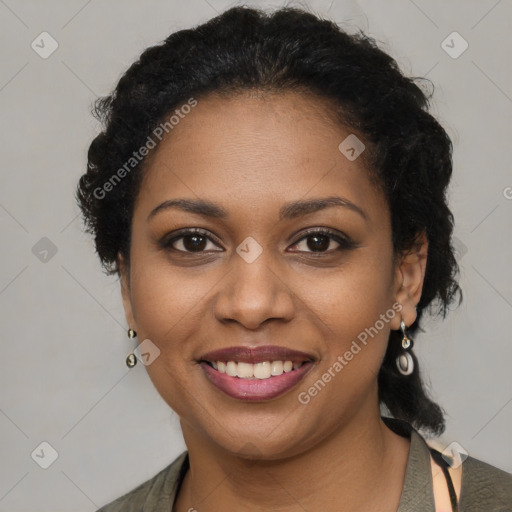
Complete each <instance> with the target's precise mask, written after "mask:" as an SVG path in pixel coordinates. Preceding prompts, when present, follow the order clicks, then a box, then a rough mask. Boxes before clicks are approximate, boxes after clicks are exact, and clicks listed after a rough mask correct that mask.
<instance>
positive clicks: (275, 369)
mask: <svg viewBox="0 0 512 512" xmlns="http://www.w3.org/2000/svg"><path fill="white" fill-rule="evenodd" d="M271 366H272V368H271V371H270V373H271V374H272V375H274V376H276V375H281V374H282V373H283V361H272V365H271Z"/></svg>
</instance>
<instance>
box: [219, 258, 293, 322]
mask: <svg viewBox="0 0 512 512" xmlns="http://www.w3.org/2000/svg"><path fill="white" fill-rule="evenodd" d="M265 252H266V251H263V253H262V254H261V255H260V256H259V257H258V258H257V259H256V260H255V261H253V262H252V263H247V262H246V261H244V259H243V258H241V257H239V255H238V254H234V255H233V259H234V261H233V262H232V263H230V264H231V269H230V271H229V272H228V273H227V275H225V277H224V279H223V280H222V282H221V289H220V291H219V293H218V295H217V297H216V300H215V304H214V313H215V316H216V318H217V319H218V320H219V321H220V322H229V321H231V322H237V323H239V324H241V325H243V326H244V327H245V328H246V329H251V330H256V329H258V328H259V327H260V326H261V325H262V324H263V323H264V322H266V321H268V320H271V319H274V320H280V321H282V322H289V321H290V320H291V319H292V318H293V316H294V312H295V306H294V303H295V301H294V300H293V297H294V294H293V291H292V289H291V287H292V285H291V284H290V283H287V282H285V278H284V276H283V272H282V270H281V272H279V268H278V265H275V264H274V265H272V262H271V261H270V258H269V257H267V256H266V255H265Z"/></svg>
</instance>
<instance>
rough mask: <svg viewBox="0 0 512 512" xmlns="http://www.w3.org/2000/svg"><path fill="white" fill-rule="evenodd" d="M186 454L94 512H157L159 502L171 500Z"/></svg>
mask: <svg viewBox="0 0 512 512" xmlns="http://www.w3.org/2000/svg"><path fill="white" fill-rule="evenodd" d="M187 454H188V452H186V451H185V452H183V453H182V454H181V455H179V456H178V457H177V458H176V459H175V460H174V461H173V462H171V464H169V465H168V466H167V467H165V468H164V469H162V470H161V471H160V472H158V473H157V474H156V475H155V476H153V477H152V478H150V479H149V480H146V481H145V482H143V483H142V484H140V485H138V486H137V487H135V488H134V489H132V490H131V491H130V492H128V493H126V494H123V495H122V496H120V497H119V498H117V499H115V500H114V501H112V502H110V503H108V504H106V505H104V506H103V507H101V508H100V509H98V510H97V511H96V512H140V511H141V510H144V511H146V510H148V511H149V510H154V511H155V512H157V511H158V504H159V502H160V503H162V502H163V501H165V502H166V503H169V500H170V499H171V498H173V496H174V494H175V492H176V483H177V482H178V480H179V478H180V473H181V471H182V468H183V466H184V462H185V459H186V457H187ZM173 493H174V494H173ZM167 509H168V505H167ZM167 509H164V510H167Z"/></svg>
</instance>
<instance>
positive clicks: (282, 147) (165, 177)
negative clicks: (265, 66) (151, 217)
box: [137, 92, 383, 215]
mask: <svg viewBox="0 0 512 512" xmlns="http://www.w3.org/2000/svg"><path fill="white" fill-rule="evenodd" d="M335 115H336V114H335V112H334V106H333V104H332V103H330V102H329V101H327V100H324V99H322V98H319V97H317V96H313V95H307V94H304V93H298V92H286V93H272V94H262V93H257V92H245V93H243V94H239V95H236V96H229V97H222V96H219V95H217V94H210V95H208V96H205V97H200V98H198V99H197V105H196V106H195V107H194V108H192V109H191V110H190V111H189V113H187V114H186V115H182V116H180V117H181V118H180V120H179V122H178V123H177V124H175V125H174V126H173V128H172V130H170V131H169V133H168V134H167V135H166V136H165V137H164V138H163V139H162V142H161V143H160V144H159V146H158V147H157V149H155V153H154V154H152V155H150V156H151V158H150V160H149V161H148V165H147V167H146V169H145V171H144V173H145V177H144V180H143V182H142V185H141V189H140V191H139V197H138V200H137V206H138V207H140V208H142V209H143V210H145V212H146V213H149V211H150V210H149V209H150V208H151V206H152V207H154V206H155V205H156V204H157V203H159V202H162V201H166V200H169V199H172V198H174V197H180V198H181V197H190V198H194V197H201V198H208V199H210V200H212V201H214V202H221V203H222V204H223V205H225V209H227V210H229V205H230V204H231V205H232V206H233V207H236V208H237V209H238V210H239V211H238V213H240V209H241V208H242V209H243V208H244V207H245V209H246V210H248V211H249V210H250V214H253V215H254V214H259V213H261V211H262V210H265V209H266V210H268V209H272V210H275V211H277V210H278V209H279V205H280V204H281V203H283V202H288V201H293V200H297V199H299V198H307V197H325V196H327V195H331V196H332V195H338V194H339V195H342V196H344V197H346V198H347V199H349V200H350V201H352V202H354V203H356V204H357V203H360V204H368V203H369V202H372V200H373V202H374V203H375V202H376V203H379V201H380V204H375V207H376V208H377V209H379V208H380V209H382V207H383V204H382V197H381V196H380V193H379V191H378V190H377V189H376V188H375V186H374V185H373V184H372V182H371V179H370V173H369V172H368V169H367V168H366V167H365V162H364V160H363V158H361V157H360V158H357V159H355V160H349V159H348V158H347V157H346V156H345V154H343V153H342V152H341V151H340V149H339V145H340V143H342V142H343V141H344V140H345V139H346V138H347V137H349V136H353V135H352V134H351V131H350V130H349V129H348V128H346V127H345V126H343V125H342V124H341V123H339V122H337V121H336V117H335ZM278 203H279V204H278Z"/></svg>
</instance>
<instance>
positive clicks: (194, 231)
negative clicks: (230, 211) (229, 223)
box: [160, 228, 357, 256]
mask: <svg viewBox="0 0 512 512" xmlns="http://www.w3.org/2000/svg"><path fill="white" fill-rule="evenodd" d="M192 235H201V236H203V237H205V238H207V239H208V240H209V241H210V242H212V243H216V242H215V241H214V240H212V238H211V237H210V236H209V235H208V232H207V231H205V230H203V229H200V228H189V229H184V230H182V231H180V232H178V233H176V234H175V235H174V236H173V237H172V238H168V237H164V238H163V240H162V241H161V242H160V246H161V247H162V248H163V249H167V250H172V251H174V252H178V253H181V254H202V253H204V252H205V251H204V250H202V251H183V250H181V249H175V248H174V247H172V245H173V244H174V242H176V241H178V240H181V239H182V238H185V237H187V236H192ZM313 235H322V236H327V237H329V238H330V239H331V240H334V241H335V242H338V244H339V245H340V246H339V247H337V248H336V249H330V250H327V251H299V252H306V253H307V254H312V255H315V256H317V255H322V254H332V253H334V252H336V251H342V250H348V249H354V248H355V247H356V246H357V244H355V243H354V242H353V241H352V240H351V239H350V238H348V237H347V236H345V235H341V234H339V233H337V232H335V231H332V230H330V229H327V228H313V229H310V230H308V231H306V232H305V233H303V236H302V237H301V238H299V239H298V240H297V241H296V242H294V243H293V244H292V246H294V245H297V244H298V243H300V242H302V241H304V240H307V239H308V238H309V237H311V236H313ZM214 252H221V251H214Z"/></svg>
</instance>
